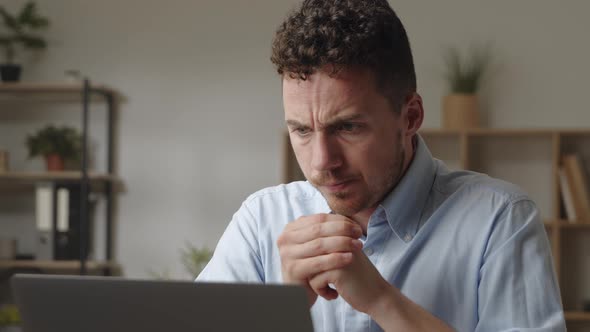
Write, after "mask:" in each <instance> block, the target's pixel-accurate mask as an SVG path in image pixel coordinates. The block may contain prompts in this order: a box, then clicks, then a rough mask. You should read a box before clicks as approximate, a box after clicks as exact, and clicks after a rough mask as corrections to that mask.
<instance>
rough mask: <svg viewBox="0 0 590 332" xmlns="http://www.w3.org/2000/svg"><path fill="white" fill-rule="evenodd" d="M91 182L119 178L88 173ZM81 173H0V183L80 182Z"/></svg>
mask: <svg viewBox="0 0 590 332" xmlns="http://www.w3.org/2000/svg"><path fill="white" fill-rule="evenodd" d="M88 178H89V179H90V180H91V181H110V182H118V181H119V178H118V177H117V176H115V175H112V174H101V173H93V172H91V173H89V174H88ZM81 179H82V173H81V172H79V171H60V172H3V173H2V172H0V181H25V182H36V181H80V180H81Z"/></svg>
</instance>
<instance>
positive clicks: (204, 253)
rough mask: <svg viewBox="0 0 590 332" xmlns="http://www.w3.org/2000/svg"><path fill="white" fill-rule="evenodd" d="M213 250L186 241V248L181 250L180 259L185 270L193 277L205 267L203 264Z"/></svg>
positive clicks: (209, 258) (206, 261)
mask: <svg viewBox="0 0 590 332" xmlns="http://www.w3.org/2000/svg"><path fill="white" fill-rule="evenodd" d="M212 256H213V251H211V249H209V248H207V247H202V248H200V249H199V248H196V247H194V246H193V245H191V244H190V243H186V248H184V249H183V250H182V251H181V259H182V263H183V264H184V267H185V268H186V270H187V272H188V273H190V275H191V276H192V277H193V279H194V278H196V277H197V276H198V275H199V273H201V271H203V269H204V268H205V265H207V263H209V260H211V257H212Z"/></svg>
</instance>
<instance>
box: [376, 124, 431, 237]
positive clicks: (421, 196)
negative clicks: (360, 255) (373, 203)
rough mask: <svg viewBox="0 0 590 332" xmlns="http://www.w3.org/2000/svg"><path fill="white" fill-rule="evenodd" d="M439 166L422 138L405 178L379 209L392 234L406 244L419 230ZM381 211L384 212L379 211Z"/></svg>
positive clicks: (417, 136) (419, 139) (417, 140)
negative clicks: (383, 214)
mask: <svg viewBox="0 0 590 332" xmlns="http://www.w3.org/2000/svg"><path fill="white" fill-rule="evenodd" d="M435 171H436V165H435V163H434V160H433V158H432V155H431V154H430V151H429V150H428V147H427V146H426V144H425V143H424V140H423V139H422V137H420V135H418V134H416V151H415V153H414V159H413V160H412V162H411V163H410V166H409V167H408V169H407V171H406V174H405V175H404V176H403V177H402V179H401V180H400V181H399V182H398V184H397V185H396V186H395V188H394V189H393V190H392V191H391V192H390V193H389V194H388V195H387V196H386V197H385V199H384V200H383V201H382V202H381V204H380V205H379V207H381V208H382V209H383V210H384V211H385V216H386V218H387V222H388V223H389V226H390V227H391V229H392V230H393V232H394V233H395V234H396V235H397V236H398V237H399V238H400V239H402V240H403V241H405V242H409V241H411V240H412V239H413V238H414V236H415V235H416V233H417V232H418V227H419V226H420V217H421V215H422V210H423V208H424V205H425V204H426V201H427V199H428V196H429V194H430V190H431V188H432V185H433V182H434V177H435V176H434V175H435ZM378 210H381V209H378Z"/></svg>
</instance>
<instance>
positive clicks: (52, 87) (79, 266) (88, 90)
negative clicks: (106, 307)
mask: <svg viewBox="0 0 590 332" xmlns="http://www.w3.org/2000/svg"><path fill="white" fill-rule="evenodd" d="M116 97H117V93H116V92H115V90H113V89H110V88H108V87H106V86H100V85H91V84H90V82H89V81H88V80H85V81H83V82H80V83H0V105H1V103H2V102H6V101H8V102H15V101H16V102H28V101H32V102H43V101H47V100H55V99H57V100H68V101H69V100H76V101H78V102H80V103H81V114H82V123H81V128H82V130H81V134H82V140H83V143H82V145H83V151H82V165H81V170H80V171H64V172H19V171H10V172H4V173H0V191H2V190H10V191H12V190H14V191H18V190H21V189H22V190H26V189H27V188H30V187H33V186H34V185H35V184H36V183H38V182H51V183H78V184H80V188H81V190H80V202H81V203H80V205H81V206H80V255H79V260H76V261H38V260H17V261H13V260H8V261H7V260H0V270H3V271H18V270H19V269H37V270H41V271H43V272H51V271H58V272H61V273H63V272H69V273H79V274H87V273H88V272H89V271H90V272H93V271H95V270H102V272H103V273H102V274H105V275H109V274H111V273H112V271H115V270H120V267H119V266H118V264H116V262H114V261H113V252H112V233H113V232H112V226H113V203H114V195H115V189H116V187H117V186H118V185H121V181H120V179H119V178H118V177H117V176H116V175H115V174H114V138H113V130H114V128H113V127H114V123H113V121H114V116H115V106H116V105H115V98H116ZM94 101H100V102H104V103H105V104H106V110H107V114H106V129H107V132H106V142H105V143H106V151H107V152H106V154H107V156H106V172H105V173H94V172H89V171H88V148H87V147H88V143H87V141H88V115H89V111H90V104H91V103H92V102H94ZM91 191H98V192H102V193H103V194H104V197H105V218H106V222H105V228H106V230H105V235H106V245H105V249H106V253H105V258H106V260H105V261H104V262H98V261H88V253H87V252H86V249H85V248H86V244H87V243H88V242H89V232H88V226H89V215H88V211H89V198H88V196H89V195H88V194H89V192H91ZM54 226H55V223H54ZM54 228H55V227H54ZM54 234H55V233H54Z"/></svg>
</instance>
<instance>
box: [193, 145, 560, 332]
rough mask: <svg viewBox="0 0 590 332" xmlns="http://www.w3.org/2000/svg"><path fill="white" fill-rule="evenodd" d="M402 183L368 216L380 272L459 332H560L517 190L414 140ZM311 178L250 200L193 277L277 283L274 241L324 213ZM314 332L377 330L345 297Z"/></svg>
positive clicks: (547, 266)
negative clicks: (453, 164)
mask: <svg viewBox="0 0 590 332" xmlns="http://www.w3.org/2000/svg"><path fill="white" fill-rule="evenodd" d="M417 142H418V143H417V149H416V154H415V156H414V160H413V161H412V164H411V165H410V167H409V169H408V171H407V172H406V174H405V176H404V177H403V179H402V180H401V181H400V182H399V184H398V185H397V186H396V187H395V189H394V190H393V191H392V192H391V193H390V194H389V195H388V196H387V197H386V198H385V200H384V201H383V202H382V203H381V204H380V205H379V207H378V208H377V209H376V210H375V212H374V213H373V215H372V216H371V218H370V220H369V224H368V229H367V235H366V237H363V238H361V241H362V242H363V243H364V248H363V250H364V252H365V254H366V255H367V257H368V258H369V259H370V260H371V262H372V263H373V264H374V265H375V267H376V268H377V270H378V271H379V272H380V273H381V275H382V276H383V277H384V278H385V279H386V280H388V281H389V282H390V283H391V284H392V285H394V286H395V287H397V288H398V289H399V290H400V291H401V292H402V293H403V294H404V295H406V296H407V297H408V298H410V299H411V300H412V301H414V302H415V303H417V304H418V305H420V306H421V307H423V308H424V309H426V310H428V311H429V312H430V313H432V314H434V315H435V316H437V317H438V318H440V319H442V320H443V321H445V322H446V323H447V324H449V325H450V326H451V327H453V328H454V329H455V330H457V331H482V332H483V331H494V332H498V331H525V330H526V331H565V321H564V315H563V309H562V305H561V299H560V294H559V288H558V283H557V279H556V277H555V273H554V269H553V263H552V258H551V252H550V249H549V248H550V246H549V241H548V239H547V234H546V233H545V229H544V226H543V224H542V222H541V221H540V218H539V211H538V209H537V207H536V206H535V203H534V202H533V201H532V200H531V199H530V198H529V197H528V196H527V195H526V194H525V193H524V192H522V191H521V190H520V189H519V188H518V187H516V186H514V185H512V184H509V183H507V182H503V181H500V180H497V179H493V178H490V177H488V176H486V175H483V174H478V173H474V172H467V171H459V172H457V171H450V170H448V169H447V168H446V166H445V165H444V164H443V163H442V162H441V161H439V160H436V159H433V158H432V155H431V154H430V152H429V151H428V148H427V147H426V145H425V144H424V141H423V140H422V138H420V137H418V140H417ZM329 212H330V208H329V207H328V205H327V203H326V200H325V199H324V198H323V197H322V195H321V194H320V192H319V191H317V190H316V189H315V188H314V187H313V186H311V185H310V184H309V183H308V182H294V183H290V184H287V185H280V186H276V187H272V188H267V189H264V190H261V191H259V192H257V193H255V194H253V195H251V196H250V197H249V198H248V199H246V201H244V203H243V204H242V206H241V208H240V209H239V210H238V211H237V212H236V214H235V215H234V217H233V219H232V221H231V222H230V224H229V226H228V227H227V229H226V231H225V233H224V234H223V236H222V237H221V239H220V241H219V244H218V245H217V248H216V250H215V254H214V255H213V258H212V259H211V261H210V262H209V264H208V265H207V267H206V268H205V269H204V270H203V272H202V273H201V275H199V277H198V278H197V280H199V281H227V282H256V283H260V282H262V283H281V281H282V278H281V261H280V256H279V252H278V249H277V245H276V240H277V238H278V236H279V235H280V234H281V232H282V231H283V228H284V227H285V225H286V224H287V223H289V222H290V221H292V220H295V219H297V218H299V217H301V216H305V215H311V214H316V213H329ZM311 313H312V319H313V322H314V328H315V330H316V332H320V331H326V332H331V331H347V332H349V331H382V330H381V328H380V327H379V326H378V325H377V324H376V323H375V322H374V321H373V320H371V318H370V317H369V316H368V315H366V314H363V313H361V312H357V311H356V310H354V309H353V308H352V307H350V305H348V303H346V302H345V301H344V300H342V299H341V298H338V299H336V300H333V301H326V300H324V299H323V298H321V297H320V298H318V300H317V302H316V303H315V304H314V305H313V307H312V309H311Z"/></svg>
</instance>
